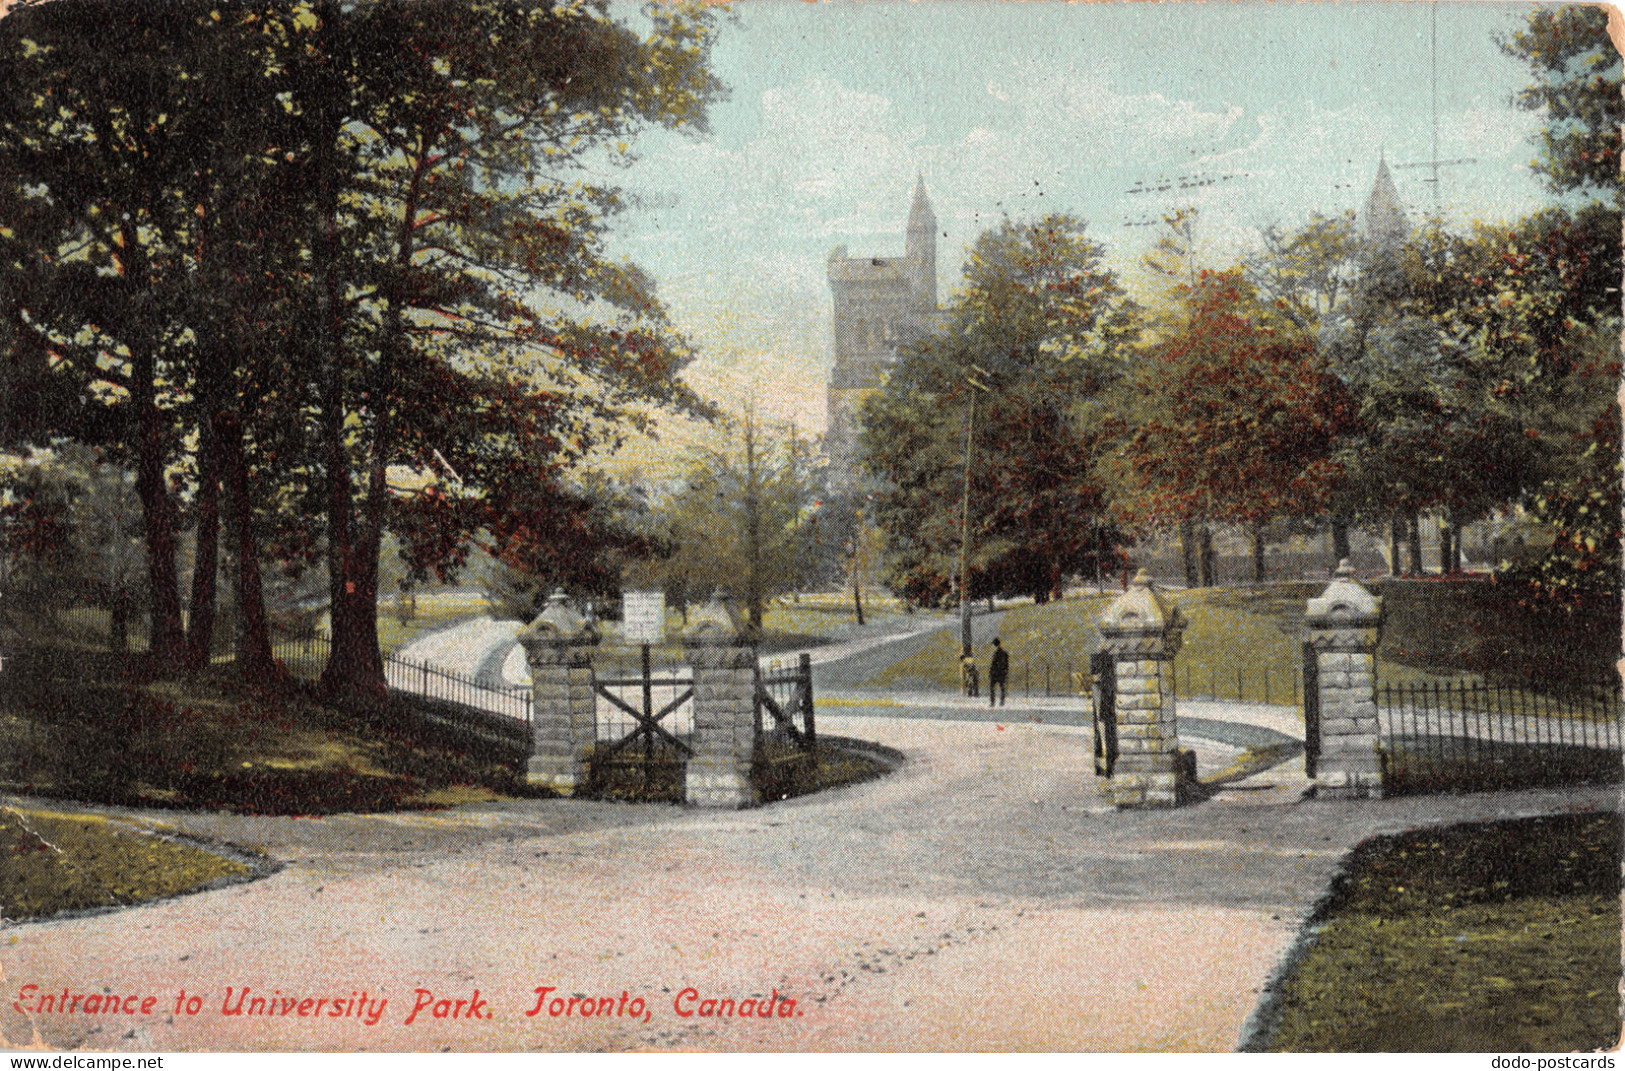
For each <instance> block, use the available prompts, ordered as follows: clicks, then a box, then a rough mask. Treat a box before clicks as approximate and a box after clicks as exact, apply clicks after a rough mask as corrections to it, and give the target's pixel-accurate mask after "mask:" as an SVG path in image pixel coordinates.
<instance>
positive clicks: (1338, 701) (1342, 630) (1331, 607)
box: [1306, 558, 1382, 799]
mask: <svg viewBox="0 0 1625 1071" xmlns="http://www.w3.org/2000/svg"><path fill="white" fill-rule="evenodd" d="M1306 624H1307V625H1308V632H1309V645H1310V647H1312V648H1313V649H1314V652H1315V663H1316V671H1317V675H1318V676H1319V678H1320V758H1319V760H1318V761H1317V762H1316V765H1315V795H1316V796H1319V797H1321V798H1323V799H1325V798H1330V799H1358V798H1362V797H1371V798H1374V799H1380V798H1381V797H1382V756H1381V755H1380V754H1379V753H1378V751H1377V733H1378V730H1377V675H1376V651H1377V638H1378V637H1379V636H1380V635H1381V632H1382V599H1380V598H1378V597H1377V596H1375V595H1373V594H1371V592H1369V591H1367V590H1366V589H1365V587H1364V586H1362V585H1361V584H1360V582H1359V581H1357V580H1355V579H1354V570H1353V569H1352V568H1350V567H1349V563H1348V559H1346V558H1345V559H1344V560H1343V562H1342V564H1341V565H1339V566H1338V568H1337V577H1336V579H1334V580H1333V581H1332V582H1331V583H1330V584H1328V585H1327V586H1326V590H1325V591H1323V592H1321V593H1320V598H1318V599H1310V600H1309V613H1308V618H1307V621H1306Z"/></svg>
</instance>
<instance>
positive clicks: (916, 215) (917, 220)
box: [908, 174, 937, 234]
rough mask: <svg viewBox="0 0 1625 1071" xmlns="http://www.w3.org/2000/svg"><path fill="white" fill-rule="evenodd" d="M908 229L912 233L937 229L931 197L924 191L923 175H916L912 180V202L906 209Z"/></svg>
mask: <svg viewBox="0 0 1625 1071" xmlns="http://www.w3.org/2000/svg"><path fill="white" fill-rule="evenodd" d="M908 229H909V233H910V234H913V233H914V232H915V231H917V230H927V231H932V232H935V231H936V229H937V214H936V213H935V212H933V211H931V198H930V197H928V196H926V193H925V176H924V175H923V174H922V175H917V176H916V178H915V180H914V203H913V205H911V206H910V207H909V210H908Z"/></svg>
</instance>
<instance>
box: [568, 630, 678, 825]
mask: <svg viewBox="0 0 1625 1071" xmlns="http://www.w3.org/2000/svg"><path fill="white" fill-rule="evenodd" d="M685 668H686V667H677V666H671V667H669V668H667V669H666V670H665V671H664V673H663V674H662V675H659V676H657V675H656V674H655V670H654V666H653V660H652V658H651V653H650V648H649V645H648V644H644V645H643V647H642V649H641V651H640V659H639V666H638V671H637V672H636V673H635V674H634V673H633V672H630V671H622V672H621V673H620V674H619V675H616V676H604V677H600V676H598V675H597V674H596V673H595V674H594V675H593V692H594V693H595V695H596V696H597V699H598V702H597V708H598V710H597V718H596V720H597V745H596V746H595V747H594V748H593V755H592V762H591V773H590V779H591V782H592V786H593V790H594V791H595V792H598V793H601V794H603V795H608V796H631V797H633V798H639V799H676V800H681V799H682V798H683V772H684V766H685V765H686V763H687V762H688V760H689V758H691V757H692V756H693V754H694V749H693V748H692V747H691V746H690V745H689V742H688V740H686V739H684V737H686V736H689V735H691V734H692V732H693V717H692V710H693V700H694V675H693V671H692V670H687V672H686V674H685V672H684V670H685ZM612 672H613V671H612ZM629 689H631V690H634V692H633V701H631V702H629V701H628V699H627V696H626V691H627V690H629ZM657 691H658V692H660V693H662V694H661V696H660V699H661V702H660V704H659V705H658V706H656V696H655V693H656V692H657ZM606 704H607V708H606ZM685 715H686V718H685V717H684V716H685ZM667 719H671V723H672V724H671V725H670V727H668V725H667V724H665V723H666V722H667ZM685 722H686V723H685Z"/></svg>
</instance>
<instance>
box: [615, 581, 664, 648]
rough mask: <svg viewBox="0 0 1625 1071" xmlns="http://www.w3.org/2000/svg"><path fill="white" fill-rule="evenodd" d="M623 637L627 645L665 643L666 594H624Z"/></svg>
mask: <svg viewBox="0 0 1625 1071" xmlns="http://www.w3.org/2000/svg"><path fill="white" fill-rule="evenodd" d="M621 636H622V638H623V639H625V640H626V642H627V643H663V642H664V641H665V639H666V596H665V593H664V592H659V591H626V592H622V593H621Z"/></svg>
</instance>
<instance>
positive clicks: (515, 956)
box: [0, 717, 1616, 1051]
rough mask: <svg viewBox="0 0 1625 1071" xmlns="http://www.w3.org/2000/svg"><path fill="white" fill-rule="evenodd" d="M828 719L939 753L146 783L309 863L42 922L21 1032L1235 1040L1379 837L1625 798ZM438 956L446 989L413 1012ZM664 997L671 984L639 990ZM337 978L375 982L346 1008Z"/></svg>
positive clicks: (14, 958) (271, 1039)
mask: <svg viewBox="0 0 1625 1071" xmlns="http://www.w3.org/2000/svg"><path fill="white" fill-rule="evenodd" d="M821 725H822V728H823V729H824V731H825V732H826V733H841V734H844V735H848V736H853V737H860V738H865V739H871V740H877V741H880V742H883V743H885V744H887V745H889V746H891V747H894V748H898V749H900V750H901V751H903V752H904V753H905V754H907V755H908V757H909V761H908V762H907V763H906V764H905V765H904V766H903V767H902V768H900V769H899V770H898V771H896V772H895V773H894V774H892V775H891V776H889V777H886V778H883V779H881V780H879V781H875V782H870V783H868V784H864V785H858V786H852V787H849V788H846V789H841V790H838V791H833V792H829V793H824V794H821V795H817V796H812V797H804V798H802V799H799V800H792V801H788V802H784V803H778V804H773V805H771V806H768V807H764V808H761V809H759V810H754V811H744V812H729V813H715V812H699V811H689V810H684V809H679V808H669V807H631V806H616V805H612V804H603V803H587V802H573V801H534V802H525V803H517V804H508V805H503V806H487V807H480V808H469V809H464V810H458V811H452V812H440V813H434V814H424V815H381V816H342V817H337V818H328V819H320V820H316V819H292V818H283V819H270V818H239V817H233V816H225V815H174V814H164V813H160V812H148V813H146V814H145V815H140V816H136V820H137V821H162V822H165V823H169V824H172V825H174V826H177V827H180V828H184V829H186V830H188V831H190V832H192V833H194V834H196V835H202V836H212V837H216V838H221V839H229V840H231V841H233V842H235V843H238V844H243V845H245V846H248V847H254V848H257V849H259V850H262V851H265V852H267V853H269V854H272V855H274V856H276V857H277V858H279V859H281V860H284V861H285V862H286V863H287V865H286V866H285V867H284V868H283V869H282V870H281V871H279V872H278V873H276V874H274V875H272V876H271V877H269V878H266V879H264V880H262V881H258V882H254V883H251V884H248V885H242V886H236V887H232V888H228V889H222V890H218V891H215V892H210V893H204V894H199V895H195V896H189V897H182V898H179V899H176V900H172V901H168V902H164V903H158V904H152V905H148V906H145V907H139V908H133V909H129V910H126V911H122V912H118V913H115V914H109V915H101V916H94V917H89V918H81V919H73V920H64V921H57V922H48V923H38V924H28V925H19V926H12V927H9V928H8V929H7V932H6V935H5V937H4V943H0V966H3V969H4V981H3V983H0V984H3V986H4V988H5V990H6V996H5V1002H4V1004H3V1005H0V1026H3V1028H4V1033H5V1036H6V1038H7V1039H8V1040H9V1041H10V1042H11V1043H13V1044H28V1043H29V1042H30V1041H31V1040H32V1041H35V1042H38V1043H44V1044H49V1045H51V1046H55V1047H89V1048H118V1049H159V1050H166V1049H178V1050H190V1049H276V1050H282V1049H293V1050H297V1049H312V1050H317V1049H332V1050H348V1049H411V1050H426V1049H438V1048H442V1047H448V1046H449V1047H451V1048H454V1049H495V1050H506V1049H533V1048H534V1049H576V1048H585V1049H599V1048H607V1049H622V1048H645V1047H648V1048H672V1047H693V1048H704V1049H809V1048H810V1049H894V1048H921V1049H936V1048H971V1049H1019V1048H1037V1047H1043V1048H1076V1049H1094V1050H1119V1051H1133V1050H1228V1049H1232V1048H1234V1047H1235V1045H1236V1043H1237V1039H1238V1036H1239V1034H1240V1031H1241V1028H1242V1024H1243V1022H1244V1021H1245V1019H1246V1018H1247V1016H1248V1014H1249V1013H1250V1012H1251V1010H1252V1008H1253V1007H1254V1005H1255V1003H1256V1001H1257V999H1258V994H1259V991H1260V989H1261V988H1262V987H1263V986H1264V984H1265V982H1266V980H1267V979H1268V978H1269V976H1270V972H1271V969H1272V967H1273V966H1274V964H1275V962H1276V960H1277V958H1278V957H1279V956H1280V955H1281V954H1282V953H1283V952H1284V951H1285V949H1286V948H1287V947H1288V945H1289V944H1290V942H1291V941H1292V939H1293V937H1294V935H1295V934H1296V932H1297V929H1298V926H1299V922H1300V920H1301V919H1302V918H1303V917H1304V916H1305V914H1306V913H1307V911H1308V910H1309V908H1310V906H1311V904H1312V903H1313V901H1314V899H1315V898H1316V897H1317V896H1318V895H1319V894H1320V892H1321V891H1322V890H1323V889H1324V888H1325V886H1326V884H1327V881H1328V880H1329V878H1330V876H1331V874H1332V872H1333V870H1334V868H1335V867H1336V865H1337V863H1338V860H1339V859H1340V857H1341V856H1342V855H1343V853H1344V852H1345V851H1346V850H1347V849H1348V848H1349V847H1351V846H1352V845H1353V844H1354V843H1356V842H1358V841H1359V840H1361V839H1363V838H1364V837H1366V836H1369V835H1371V834H1372V833H1376V832H1387V831H1394V830H1398V829H1402V828H1406V827H1409V826H1414V825H1418V824H1429V823H1432V822H1438V821H1455V820H1465V819H1468V818H1475V819H1476V818H1484V817H1493V816H1503V815H1512V814H1518V813H1533V812H1537V811H1550V810H1554V809H1560V808H1562V807H1602V806H1612V805H1613V801H1614V800H1615V799H1616V794H1615V793H1614V792H1613V791H1612V790H1609V789H1602V790H1598V791H1591V792H1588V791H1579V790H1576V791H1570V792H1553V793H1529V794H1523V795H1517V796H1501V797H1455V798H1433V799H1426V800H1409V801H1403V800H1386V801H1376V802H1369V803H1352V804H1350V803H1342V804H1334V803H1316V802H1313V801H1304V800H1302V799H1300V798H1298V797H1297V796H1296V795H1295V794H1294V793H1291V792H1287V793H1285V794H1283V793H1281V792H1278V791H1262V792H1260V791H1251V790H1249V789H1248V788H1247V783H1246V782H1243V783H1241V784H1238V785H1236V786H1232V788H1231V789H1229V790H1227V791H1226V792H1224V793H1221V794H1220V795H1219V796H1218V797H1216V798H1214V799H1213V800H1210V801H1208V802H1206V803H1203V804H1201V805H1198V806H1195V807H1190V808H1185V809H1181V810H1179V811H1172V812H1142V813H1132V814H1130V813H1122V814H1120V813H1116V812H1113V811H1111V810H1110V809H1109V808H1107V807H1105V806H1104V805H1103V804H1102V802H1101V800H1100V798H1099V796H1098V794H1097V792H1096V786H1095V784H1094V782H1093V777H1092V773H1091V763H1090V761H1089V737H1088V735H1087V733H1085V732H1083V731H1080V730H1079V729H1077V728H1074V727H1069V726H1054V725H1048V724H1030V723H1029V724H1019V723H1012V724H1000V723H993V722H970V721H955V722H947V721H940V720H929V719H897V718H863V717H848V718H841V717H825V718H823V719H822V720H821ZM1270 774H1271V775H1274V776H1279V774H1280V771H1279V770H1277V771H1271V772H1270ZM1299 776H1300V777H1301V771H1300V774H1299ZM1266 800H1273V801H1279V802H1265V801H1266ZM29 985H33V986H38V987H39V988H38V989H36V990H31V991H28V994H27V996H28V998H29V1000H31V1001H32V1002H33V1003H31V1004H29V1005H28V1006H29V1007H37V1006H38V1002H39V999H40V997H41V996H42V995H44V994H53V995H59V994H60V993H61V992H62V991H63V989H64V988H66V989H67V991H68V994H69V997H70V1000H71V997H72V996H73V995H75V994H87V995H88V994H102V993H111V994H114V995H118V996H121V997H124V996H132V995H133V996H138V997H145V996H149V995H150V996H153V997H155V998H156V1000H155V1001H154V1005H153V1012H152V1014H149V1015H142V1014H139V1008H140V1007H141V1004H140V1002H139V1001H137V1002H135V1003H133V1004H130V1005H129V1006H130V1007H132V1008H134V1009H136V1011H137V1013H136V1014H128V1015H127V1014H124V1013H123V1012H122V1011H120V1012H118V1013H114V1014H106V1013H102V1014H94V1015H89V1016H87V1015H85V1014H83V1012H82V1011H76V1012H74V1013H71V1014H67V1015H63V1014H59V1013H56V1012H55V1011H53V1012H52V1013H49V1014H34V1015H22V1014H19V1013H18V1012H17V1011H16V1010H15V1007H14V1005H13V1001H14V1000H16V999H17V998H18V996H19V993H21V992H22V987H24V986H29ZM228 987H229V989H230V992H231V994H232V996H231V1002H230V1003H227V1002H226V999H225V998H226V996H227V991H228ZM244 987H248V990H249V995H248V1002H245V1003H244V1005H243V1008H244V1010H245V1011H246V1010H247V1009H248V1008H250V1007H252V1005H251V1003H249V1002H251V1001H252V1000H253V999H254V998H255V997H257V996H260V995H262V994H263V995H265V996H269V997H275V998H277V1002H276V1003H274V1004H272V1005H270V1007H272V1008H273V1009H275V1010H278V1011H280V1010H282V1009H284V1008H285V1009H287V1011H288V1014H287V1015H282V1014H260V1015H247V1014H242V1015H233V1014H226V1013H228V1012H230V1011H232V1010H234V1007H235V1002H236V1001H237V999H238V998H239V997H240V996H242V994H243V988H244ZM537 987H556V992H552V993H549V994H548V996H549V998H552V997H555V996H556V997H560V998H562V999H564V1000H566V1001H568V998H569V997H570V996H572V995H576V994H579V995H584V996H586V997H588V998H589V999H591V1000H592V1002H593V1004H592V1007H593V1010H594V1012H595V1013H598V1014H595V1015H593V1016H592V1017H582V1016H581V1015H580V1014H579V1012H580V1009H581V1002H580V1001H579V1000H578V1001H577V1003H576V1006H575V1008H574V1009H571V1010H573V1011H574V1012H576V1013H577V1014H573V1015H565V1016H560V1017H556V1018H555V1017H552V1016H550V1015H549V1014H547V1011H546V1009H545V1008H544V1010H543V1012H542V1014H540V1015H537V1016H534V1017H532V1016H527V1015H526V1012H527V1011H528V1010H530V1009H531V1008H532V1007H534V1006H535V1003H536V996H535V990H536V989H537ZM182 989H184V990H185V992H186V994H187V995H188V997H191V996H194V995H195V996H197V997H199V998H200V999H199V1001H198V1003H197V1005H196V1007H197V1009H198V1010H197V1012H196V1014H187V1012H186V1010H185V1005H184V1004H183V1005H182V1006H181V1011H180V1012H179V1013H178V1014H177V1013H176V1011H175V1005H176V1000H177V998H178V997H179V995H180V992H181V990H182ZM418 990H423V991H424V994H432V996H430V997H429V999H430V1003H429V1005H428V1006H427V1008H426V1009H425V1010H423V1011H420V1012H419V1014H418V1015H417V1016H416V1017H415V1019H414V1020H413V1021H412V1022H411V1023H410V1024H408V1023H407V1021H406V1020H407V1019H408V1017H409V1014H410V1012H411V1010H412V1008H413V1006H414V1004H415V1003H417V1002H418V1000H419V998H420V996H423V995H424V994H420V993H419V992H418ZM475 990H478V1000H479V1001H481V1002H482V1003H481V1004H480V1005H479V1006H478V1010H479V1012H480V1016H479V1017H477V1018H472V1019H471V1018H466V1017H464V1015H459V1016H458V1017H456V1018H450V1017H444V1018H435V1017H434V1011H435V1006H436V1005H435V1003H434V1002H436V1001H439V1000H441V999H444V1000H446V1001H447V1002H448V1003H447V1004H445V1005H444V1006H442V1007H441V1010H442V1011H443V1012H448V1013H455V1012H456V1011H457V1010H458V1009H457V1005H456V1003H455V1002H456V1001H458V1000H463V1001H465V1002H466V1001H472V1000H474V999H475V997H474V993H475ZM690 991H692V992H690ZM623 993H625V994H626V998H627V999H626V1003H625V1005H623V1004H622V1001H621V995H622V994H623ZM363 994H364V995H365V998H366V1001H367V1002H368V1003H365V1004H363V1003H360V1000H361V997H362V996H363ZM775 994H777V997H778V998H779V999H778V1000H776V1001H775V1000H774V995H775ZM307 997H308V998H310V1000H311V1003H310V1004H308V1005H306V1004H303V1003H302V1002H303V1001H304V1000H305V999H306V998H307ZM600 997H609V998H613V999H611V1000H609V1001H608V1002H607V1003H603V1002H600V1000H599V998H600ZM713 997H714V998H728V999H732V1000H734V1001H735V1002H736V1003H735V1005H734V1009H735V1010H736V1011H737V1009H738V1007H739V1004H738V1003H737V1002H739V1001H743V1000H751V1001H753V1002H756V1001H760V1000H762V999H764V998H765V999H767V1000H768V1001H769V1002H771V1006H772V1008H773V1010H774V1012H775V1014H774V1015H773V1016H772V1017H771V1018H768V1019H761V1018H740V1017H737V1016H735V1017H732V1018H726V1017H723V1018H718V1017H706V1016H703V1015H701V1014H698V1013H699V1012H700V1011H701V1010H702V1004H701V1001H702V1000H704V999H709V998H713ZM283 998H287V1003H285V1004H284V1003H282V1000H283ZM317 1000H322V1001H324V1003H323V1004H322V1006H321V1009H322V1010H321V1013H320V1014H319V1015H313V1014H310V1013H311V1011H312V1010H313V1009H314V1008H315V1007H316V1004H315V1001H317ZM638 1000H641V1001H642V1008H643V1011H644V1012H645V1017H634V1016H632V1015H631V1014H629V1011H628V1010H629V1009H630V1008H631V1007H633V1006H635V1005H634V1004H633V1001H638ZM787 1000H793V1001H794V1002H795V1003H794V1007H793V1008H790V1006H789V1005H788V1004H787V1003H786V1001H787ZM335 1001H336V1002H337V1006H338V1007H339V1008H340V1010H341V1011H346V1012H347V1011H349V1010H351V1009H352V1008H355V1007H358V1008H360V1009H361V1014H360V1015H358V1016H351V1015H347V1014H346V1015H340V1016H339V1017H333V1016H331V1015H330V1014H329V1013H330V1011H331V1010H332V1008H333V1007H334V1002H335ZM352 1002H354V1003H352ZM379 1002H387V1003H382V1004H380V1003H379ZM469 1006H470V1005H469V1004H467V1003H465V1004H464V1005H463V1006H462V1009H461V1011H462V1012H463V1013H464V1014H465V1015H466V1012H467V1011H468V1008H469ZM757 1006H758V1005H756V1004H754V1003H753V1004H752V1007H753V1008H755V1007H757ZM122 1007H123V1005H121V1008H122ZM560 1007H561V1010H562V1009H564V1008H565V1007H567V1005H561V1006H560ZM601 1007H602V1008H605V1009H608V1011H609V1014H603V1013H602V1012H600V1008H601ZM301 1008H303V1009H304V1010H305V1012H306V1014H305V1015H304V1016H303V1017H301V1015H300V1009H301ZM786 1009H789V1011H788V1014H784V1015H783V1016H782V1017H781V1014H780V1013H783V1012H785V1010H786ZM684 1011H688V1012H693V1013H696V1014H692V1015H684V1014H682V1013H683V1012H684ZM374 1012H375V1013H376V1021H375V1022H373V1023H371V1025H369V1023H368V1019H369V1014H370V1013H374ZM487 1013H488V1014H489V1017H485V1016H486V1014H487Z"/></svg>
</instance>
